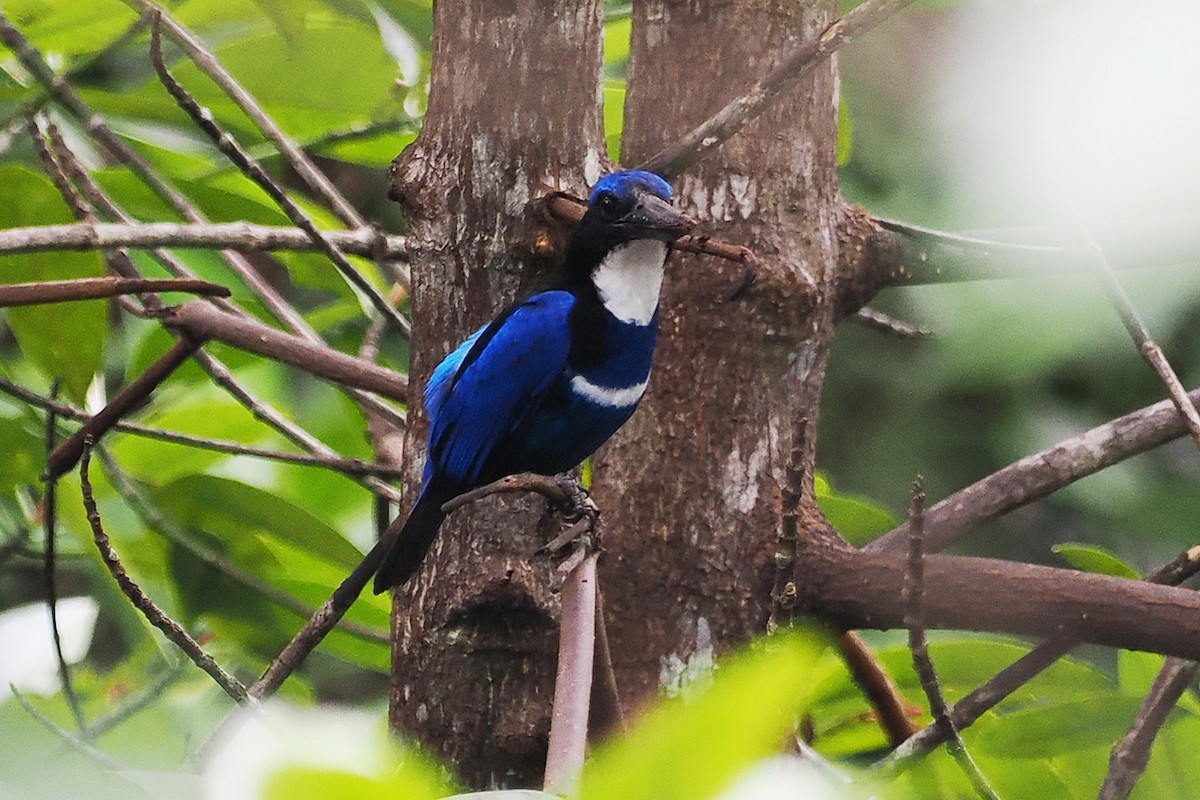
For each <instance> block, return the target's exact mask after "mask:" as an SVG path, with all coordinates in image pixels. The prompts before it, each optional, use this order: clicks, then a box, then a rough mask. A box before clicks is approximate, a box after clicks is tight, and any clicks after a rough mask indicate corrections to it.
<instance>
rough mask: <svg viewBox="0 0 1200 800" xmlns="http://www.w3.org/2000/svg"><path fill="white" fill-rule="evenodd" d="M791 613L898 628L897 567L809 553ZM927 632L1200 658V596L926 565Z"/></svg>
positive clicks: (1066, 575)
mask: <svg viewBox="0 0 1200 800" xmlns="http://www.w3.org/2000/svg"><path fill="white" fill-rule="evenodd" d="M804 565H805V576H806V581H805V583H804V584H803V585H802V586H801V587H800V589H801V596H800V601H801V602H800V603H799V605H798V607H799V608H803V609H811V610H812V611H814V612H816V611H818V610H819V612H820V613H821V615H822V616H823V617H825V618H826V619H829V620H830V621H831V622H832V623H833V624H837V625H841V626H843V627H845V628H883V629H888V628H898V627H902V625H903V622H904V620H903V614H902V612H901V609H902V608H903V605H902V603H900V594H901V583H902V575H903V572H904V570H903V564H902V561H901V560H900V559H897V558H896V557H895V556H894V555H892V554H890V553H873V552H869V551H865V550H857V551H854V550H842V549H838V548H832V547H824V548H810V552H809V553H807V554H806V557H805V559H804ZM925 585H926V587H927V591H926V598H927V599H926V605H925V621H926V624H927V625H928V626H929V627H931V628H948V629H958V630H974V631H990V632H994V633H1011V634H1018V635H1022V636H1037V637H1045V636H1058V635H1067V636H1070V637H1073V638H1075V639H1077V640H1079V641H1082V642H1090V643H1092V644H1101V645H1106V646H1109V647H1124V648H1128V649H1131V650H1147V651H1150V652H1156V653H1163V654H1165V655H1174V656H1182V657H1186V658H1193V659H1195V658H1200V593H1197V592H1192V591H1188V590H1185V589H1175V588H1169V587H1165V586H1158V585H1153V584H1149V583H1144V582H1141V581H1130V580H1123V579H1120V578H1113V577H1109V576H1107V575H1095V574H1090V573H1080V572H1074V571H1071V570H1065V569H1056V568H1053V567H1043V566H1038V565H1035V564H1022V563H1018V562H1012V561H997V560H995V559H989V558H967V557H963V556H950V555H930V556H926V559H925Z"/></svg>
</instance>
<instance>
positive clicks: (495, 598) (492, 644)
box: [391, 0, 604, 786]
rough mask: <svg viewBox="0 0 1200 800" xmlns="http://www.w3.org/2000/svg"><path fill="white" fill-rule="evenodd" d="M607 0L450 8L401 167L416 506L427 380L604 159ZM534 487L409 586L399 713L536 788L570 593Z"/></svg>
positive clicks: (439, 11) (409, 725)
mask: <svg viewBox="0 0 1200 800" xmlns="http://www.w3.org/2000/svg"><path fill="white" fill-rule="evenodd" d="M602 19H603V17H602V6H601V3H600V0H570V1H569V2H568V1H567V0H556V2H554V3H544V2H540V1H539V0H502V1H498V0H459V2H453V3H451V2H439V3H436V4H435V10H434V26H435V34H434V47H433V77H432V85H431V88H430V100H429V110H428V114H427V116H426V119H425V125H424V128H423V129H422V131H421V135H420V136H419V137H418V140H417V141H416V142H415V143H414V144H413V145H412V146H411V147H410V148H408V149H407V150H406V151H405V152H404V154H403V155H402V156H401V157H400V158H399V159H398V160H397V162H396V164H395V165H394V167H393V193H394V195H395V196H396V198H397V199H399V200H400V201H401V202H402V203H404V205H405V206H406V208H407V211H408V212H409V214H410V216H411V219H412V226H411V230H410V241H411V243H412V250H413V254H412V263H413V270H412V272H413V332H414V335H413V340H412V371H411V374H412V377H413V382H412V386H413V387H414V388H413V390H412V398H411V402H410V404H409V405H410V414H409V428H408V431H407V436H406V443H405V447H406V449H407V451H408V453H409V455H410V458H409V459H408V463H407V465H406V470H407V473H408V475H409V478H410V480H409V481H408V483H407V486H406V494H408V495H409V503H410V504H411V501H412V499H413V497H414V496H415V492H414V490H415V487H416V486H417V485H418V483H419V476H420V474H421V468H422V466H423V460H424V455H425V452H424V448H425V437H426V435H427V433H428V421H427V419H426V418H425V415H424V409H423V408H421V404H420V402H419V394H418V392H419V390H420V389H421V388H422V387H423V386H424V385H425V381H426V379H427V377H428V375H429V373H430V371H431V370H432V369H433V367H434V366H435V365H436V364H437V362H438V361H439V360H440V359H441V358H442V357H443V356H445V355H446V353H448V352H449V351H450V350H451V349H453V347H454V346H456V345H457V344H458V342H460V341H461V340H462V339H463V338H465V336H466V335H467V334H468V333H470V331H472V330H474V329H475V328H476V327H478V326H479V325H481V324H483V323H484V322H486V321H487V320H488V319H489V318H490V317H491V316H492V315H494V314H495V312H496V311H497V310H498V309H499V308H500V307H502V306H503V305H504V304H505V303H507V302H508V301H510V300H511V299H513V297H514V296H515V295H516V294H518V292H519V291H520V290H523V289H525V288H527V287H529V286H531V285H533V284H534V283H536V280H537V277H538V274H537V273H538V271H539V267H544V266H545V264H544V263H542V261H541V260H540V259H539V258H535V257H531V255H530V251H529V244H530V243H531V242H533V241H535V240H536V231H535V230H533V224H534V223H533V222H532V220H531V217H530V215H528V214H527V213H526V205H527V203H528V201H529V200H530V199H532V198H534V197H536V196H538V195H539V194H541V193H543V192H544V190H545V188H546V187H551V188H562V189H564V190H570V191H574V192H576V193H581V192H583V191H584V190H585V188H586V186H588V185H590V184H591V183H594V182H595V181H596V180H597V179H598V178H599V177H600V174H601V169H602V168H603V166H604V165H603V163H602V155H601V154H602V153H603V152H604V138H603V128H602V117H601V108H600V105H599V98H600V96H601V88H602V85H601V65H602V61H601V58H602V54H601V33H602ZM539 505H540V504H538V503H535V502H530V501H522V502H518V503H514V502H512V501H502V500H499V499H496V498H493V499H491V500H487V501H484V502H481V503H478V504H476V505H475V506H474V507H472V508H469V509H464V510H463V511H460V512H456V513H455V514H454V515H452V517H451V518H450V519H449V520H448V521H447V522H446V524H445V525H444V526H443V529H442V532H441V534H440V536H439V537H438V542H437V543H436V544H435V545H434V549H433V552H432V553H431V554H430V556H429V558H428V562H429V563H427V564H426V565H425V566H424V567H423V568H422V570H421V571H420V573H419V574H418V575H417V576H416V577H415V578H414V579H413V580H412V581H410V582H409V584H408V585H407V586H406V587H404V589H403V590H402V591H399V592H397V593H396V599H395V604H394V613H393V624H394V629H393V642H394V647H393V681H392V695H391V706H392V714H391V721H392V725H393V727H395V728H396V729H398V730H402V731H404V732H406V733H408V734H413V735H416V736H417V737H418V738H419V739H420V740H421V741H422V742H423V743H424V744H425V745H426V746H428V747H429V748H430V749H432V750H433V751H434V752H435V753H437V754H439V755H440V756H441V757H443V758H444V759H445V760H447V761H448V762H449V763H451V764H453V765H454V766H455V767H456V768H457V770H458V772H459V774H460V775H461V776H462V778H463V779H464V780H466V781H467V782H468V783H470V784H473V785H480V786H483V785H493V784H495V785H526V786H529V785H537V784H538V783H539V781H540V777H541V772H542V766H543V763H544V759H545V751H546V736H547V732H548V728H549V707H550V706H549V700H550V695H551V694H552V690H553V682H554V660H555V655H556V636H555V634H556V629H557V615H558V598H557V596H556V595H555V594H553V593H552V587H553V586H554V585H555V580H556V579H555V577H554V576H553V574H552V571H551V570H550V569H549V568H548V567H547V566H546V565H545V564H535V565H531V564H529V563H528V561H527V559H528V556H529V554H530V553H532V552H533V551H534V550H535V549H536V547H537V546H538V545H539V544H540V543H541V542H539V541H538V539H537V537H536V536H535V535H534V534H535V533H536V529H537V524H536V522H537V519H538V515H537V509H536V508H535V506H539Z"/></svg>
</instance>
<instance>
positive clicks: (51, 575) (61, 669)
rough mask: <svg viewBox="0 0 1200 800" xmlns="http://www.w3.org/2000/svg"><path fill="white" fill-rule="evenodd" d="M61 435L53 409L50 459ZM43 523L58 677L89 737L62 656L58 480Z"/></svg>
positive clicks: (51, 484) (50, 487)
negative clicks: (58, 551) (56, 555)
mask: <svg viewBox="0 0 1200 800" xmlns="http://www.w3.org/2000/svg"><path fill="white" fill-rule="evenodd" d="M58 387H59V381H57V380H56V381H55V382H54V386H53V388H51V389H50V397H51V399H54V397H55V396H56V395H57V394H58ZM57 438H58V426H57V418H56V415H55V413H54V411H53V410H51V411H49V412H47V414H46V428H45V441H46V454H47V458H48V457H49V455H50V453H52V452H53V451H54V443H55V440H56V439H57ZM42 514H43V517H42V522H43V524H44V528H45V538H46V553H45V561H44V562H43V575H44V577H45V580H46V606H47V607H48V608H49V610H50V634H51V637H52V638H53V640H54V657H55V659H56V660H57V661H58V678H59V682H60V683H61V684H62V690H63V697H65V698H66V700H67V706H68V707H69V708H70V709H71V716H73V717H74V718H75V725H76V727H78V728H79V730H80V732H81V733H82V734H83V735H84V736H85V737H86V736H87V722H86V720H85V719H84V716H83V708H82V707H81V706H80V704H79V695H77V694H75V685H74V683H73V682H72V681H71V667H70V666H69V665H68V664H67V659H66V656H64V655H63V647H62V636H61V635H60V633H59V627H58V569H57V563H56V561H55V552H56V548H55V544H56V542H57V541H58V535H57V534H58V524H57V521H58V479H57V478H50V479H48V480H47V481H46V494H45V497H44V498H43V500H42Z"/></svg>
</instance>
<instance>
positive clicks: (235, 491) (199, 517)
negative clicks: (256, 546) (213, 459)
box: [152, 475, 362, 569]
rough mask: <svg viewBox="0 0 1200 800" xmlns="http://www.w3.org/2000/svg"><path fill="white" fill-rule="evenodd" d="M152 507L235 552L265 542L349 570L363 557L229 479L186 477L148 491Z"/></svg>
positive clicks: (280, 503)
mask: <svg viewBox="0 0 1200 800" xmlns="http://www.w3.org/2000/svg"><path fill="white" fill-rule="evenodd" d="M152 491H153V494H154V497H155V500H156V502H157V503H158V504H159V505H160V506H161V507H162V508H163V509H164V510H167V511H169V512H171V513H172V514H174V515H175V517H176V519H177V520H178V521H180V522H181V523H182V524H183V525H184V526H186V527H191V528H196V529H199V530H203V531H206V532H208V533H211V534H213V535H215V536H217V537H218V538H220V539H221V540H223V541H224V542H225V543H226V545H227V546H229V547H230V548H235V549H236V547H237V545H238V544H239V542H240V541H242V540H243V539H245V538H248V537H253V536H256V535H262V536H268V537H271V538H275V539H278V540H280V541H283V542H290V543H292V544H293V545H296V546H297V547H299V548H301V549H302V550H307V551H308V552H310V553H312V554H314V555H317V556H320V557H322V558H324V559H326V560H328V561H331V562H333V563H334V564H337V565H340V566H342V567H346V568H349V569H352V568H354V567H355V566H357V565H358V562H359V561H360V560H362V553H360V552H359V551H358V548H356V547H355V546H354V545H352V544H351V543H350V542H349V541H347V540H346V538H345V537H343V536H342V535H341V534H340V533H338V531H337V530H335V529H334V528H332V527H330V525H329V524H328V523H326V522H325V521H324V520H321V519H319V518H317V517H316V516H314V515H313V514H311V513H309V512H308V511H305V510H304V509H302V508H300V507H299V506H296V505H294V504H292V503H289V502H287V501H285V500H282V499H280V498H279V497H277V496H275V495H274V494H272V493H270V492H267V491H264V490H262V489H258V488H256V487H254V486H248V485H246V484H244V483H240V482H238V481H235V480H231V479H229V478H218V477H214V476H211V475H188V476H185V477H182V478H179V479H177V480H174V481H172V482H171V483H169V484H167V485H165V486H162V487H158V488H155V489H153V490H152Z"/></svg>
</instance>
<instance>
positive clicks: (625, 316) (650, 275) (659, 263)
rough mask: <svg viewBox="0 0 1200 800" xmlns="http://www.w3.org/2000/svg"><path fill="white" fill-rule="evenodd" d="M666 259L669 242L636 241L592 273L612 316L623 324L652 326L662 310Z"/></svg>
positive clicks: (616, 250) (617, 249)
mask: <svg viewBox="0 0 1200 800" xmlns="http://www.w3.org/2000/svg"><path fill="white" fill-rule="evenodd" d="M666 260H667V245H666V242H659V241H656V240H654V239H635V240H634V241H632V242H629V243H628V244H623V245H619V246H617V247H614V248H613V249H612V251H611V252H610V253H609V254H608V255H607V256H605V258H604V260H603V261H601V262H600V266H598V267H596V271H595V272H593V273H592V283H594V284H596V291H597V292H598V293H599V295H600V301H601V302H602V303H604V307H605V308H607V309H608V311H609V313H610V314H612V315H613V316H614V317H616V318H617V319H619V320H621V321H622V322H631V323H633V324H634V325H648V324H649V323H650V320H651V319H652V318H653V317H654V312H655V310H656V309H657V308H658V290H659V289H660V288H661V287H662V279H663V264H664V263H666Z"/></svg>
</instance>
